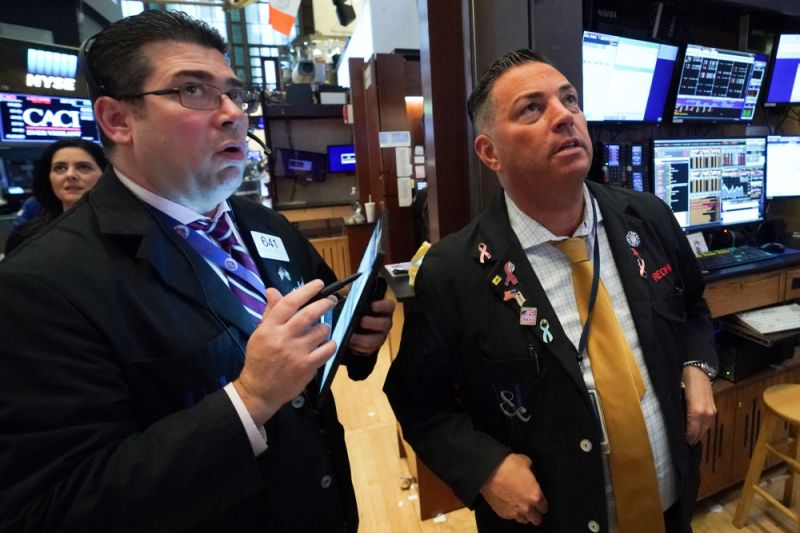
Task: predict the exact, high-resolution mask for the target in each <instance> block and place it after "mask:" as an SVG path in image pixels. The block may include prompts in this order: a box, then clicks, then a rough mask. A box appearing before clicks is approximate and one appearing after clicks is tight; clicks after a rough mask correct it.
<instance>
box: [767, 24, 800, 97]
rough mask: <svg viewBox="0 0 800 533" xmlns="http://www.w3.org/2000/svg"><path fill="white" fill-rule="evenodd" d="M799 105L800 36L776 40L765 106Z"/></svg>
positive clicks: (786, 35) (784, 35)
mask: <svg viewBox="0 0 800 533" xmlns="http://www.w3.org/2000/svg"><path fill="white" fill-rule="evenodd" d="M797 103H800V34H796V35H789V34H783V35H781V36H780V37H779V38H778V46H777V47H776V51H775V62H774V63H773V65H772V79H771V80H770V83H769V89H768V90H767V98H766V101H765V104H797Z"/></svg>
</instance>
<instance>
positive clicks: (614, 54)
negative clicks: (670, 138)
mask: <svg viewBox="0 0 800 533" xmlns="http://www.w3.org/2000/svg"><path fill="white" fill-rule="evenodd" d="M677 55H678V47H677V46H670V45H666V44H658V43H652V42H649V41H640V40H638V39H629V38H627V37H617V36H614V35H607V34H604V33H597V32H590V31H585V32H583V113H584V115H586V120H588V121H590V122H630V121H635V122H661V119H662V115H663V112H664V103H665V101H666V99H667V91H668V89H669V82H670V79H671V78H672V70H673V68H674V66H675V58H676V57H677Z"/></svg>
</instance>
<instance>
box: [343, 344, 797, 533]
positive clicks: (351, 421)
mask: <svg viewBox="0 0 800 533" xmlns="http://www.w3.org/2000/svg"><path fill="white" fill-rule="evenodd" d="M388 367H389V351H388V343H387V344H386V345H384V348H383V349H382V350H381V353H380V355H379V359H378V364H377V366H376V368H375V371H374V372H373V373H372V375H371V376H370V377H369V379H367V380H366V381H362V382H353V381H350V380H349V379H348V378H347V373H346V372H340V373H339V374H338V376H337V378H336V381H335V382H334V385H333V389H334V394H335V395H336V402H337V406H338V410H339V418H340V419H341V421H342V424H343V425H344V427H345V431H346V439H347V448H348V450H349V453H350V464H351V467H352V470H353V481H354V483H355V488H356V496H357V498H358V505H359V512H360V515H361V527H360V532H361V533H417V532H433V531H435V532H441V533H450V532H452V533H471V532H475V531H476V528H475V521H474V519H473V516H472V512H471V511H468V510H466V509H462V510H459V511H455V512H452V513H448V514H446V515H443V516H442V517H439V518H436V519H430V520H425V521H420V520H419V503H418V501H417V500H416V490H415V489H414V488H413V487H412V488H410V489H409V490H401V489H400V482H401V478H402V477H403V476H407V475H408V473H409V470H408V466H407V465H406V463H405V459H400V457H399V454H398V449H397V437H396V435H395V419H394V416H393V414H392V410H391V408H390V407H389V403H388V401H387V400H386V396H385V395H384V394H383V392H382V390H381V388H382V386H383V381H384V379H385V377H386V371H387V369H388ZM782 477H785V474H782V472H781V471H778V472H772V473H771V476H770V482H769V488H770V490H771V492H773V494H774V495H776V496H777V495H779V494H781V493H782V491H783V481H782ZM796 485H800V483H798V484H796ZM738 497H739V489H738V488H733V489H730V490H728V491H725V492H723V493H721V494H719V495H717V496H715V497H712V498H708V499H707V500H705V501H703V502H701V503H700V504H698V508H697V511H696V513H695V518H694V520H693V522H692V526H693V529H694V531H695V533H720V532H729V531H730V532H733V531H737V532H738V531H744V532H757V533H787V532H798V531H800V530H798V529H797V528H796V526H793V525H792V524H791V522H790V521H789V520H788V519H786V518H785V517H784V516H783V515H781V514H780V513H779V512H778V511H777V510H775V509H773V508H771V507H769V506H767V505H765V504H764V502H763V500H762V499H761V498H760V497H759V496H756V497H755V499H754V503H753V506H752V507H751V512H750V520H749V521H748V524H747V526H746V527H745V528H743V529H736V528H734V527H733V525H732V523H731V522H732V520H733V513H734V511H735V510H736V502H737V500H738ZM797 501H798V498H795V502H797ZM797 508H798V505H797V503H795V507H794V509H795V510H797Z"/></svg>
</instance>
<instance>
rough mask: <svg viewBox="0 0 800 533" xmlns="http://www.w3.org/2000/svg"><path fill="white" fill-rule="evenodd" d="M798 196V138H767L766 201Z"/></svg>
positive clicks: (799, 146) (792, 136) (799, 137)
mask: <svg viewBox="0 0 800 533" xmlns="http://www.w3.org/2000/svg"><path fill="white" fill-rule="evenodd" d="M788 196H800V136H798V135H770V136H769V137H767V199H770V198H783V197H788Z"/></svg>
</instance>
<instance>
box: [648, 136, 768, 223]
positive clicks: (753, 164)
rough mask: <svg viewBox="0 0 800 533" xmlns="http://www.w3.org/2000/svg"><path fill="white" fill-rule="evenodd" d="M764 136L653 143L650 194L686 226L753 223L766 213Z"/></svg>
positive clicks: (672, 140)
mask: <svg viewBox="0 0 800 533" xmlns="http://www.w3.org/2000/svg"><path fill="white" fill-rule="evenodd" d="M765 160H766V139H765V138H764V137H741V138H732V139H659V140H655V141H653V192H654V193H655V194H656V196H658V197H659V198H661V199H662V200H664V202H666V204H667V205H668V206H669V207H670V208H671V209H672V212H673V213H674V214H675V218H676V219H677V220H678V223H679V224H680V225H681V227H682V228H684V229H686V230H697V229H713V228H720V227H726V226H731V225H735V224H744V223H747V222H757V221H760V220H762V219H763V213H764V197H765V194H764V167H765Z"/></svg>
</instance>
